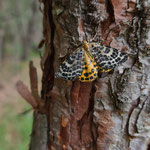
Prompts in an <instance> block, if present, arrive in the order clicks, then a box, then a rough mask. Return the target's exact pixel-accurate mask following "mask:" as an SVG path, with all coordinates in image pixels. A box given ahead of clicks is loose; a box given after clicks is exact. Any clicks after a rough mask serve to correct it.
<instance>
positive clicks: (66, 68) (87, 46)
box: [55, 41, 128, 82]
mask: <svg viewBox="0 0 150 150" xmlns="http://www.w3.org/2000/svg"><path fill="white" fill-rule="evenodd" d="M127 59H128V56H127V54H125V53H123V52H120V51H118V50H117V49H115V48H112V47H109V46H104V45H102V44H100V43H96V42H91V43H88V42H87V41H83V45H82V46H80V47H79V48H77V50H75V51H74V52H73V53H72V54H71V55H69V56H68V57H67V58H66V60H65V61H64V62H63V63H62V64H61V65H60V67H59V69H58V71H57V72H56V73H55V76H56V77H57V78H63V79H65V80H74V79H75V78H79V80H80V81H82V82H91V81H94V80H95V79H96V78H97V77H98V71H100V72H109V71H111V70H112V69H113V68H115V67H116V66H117V65H119V64H121V63H123V62H125V61H126V60H127Z"/></svg>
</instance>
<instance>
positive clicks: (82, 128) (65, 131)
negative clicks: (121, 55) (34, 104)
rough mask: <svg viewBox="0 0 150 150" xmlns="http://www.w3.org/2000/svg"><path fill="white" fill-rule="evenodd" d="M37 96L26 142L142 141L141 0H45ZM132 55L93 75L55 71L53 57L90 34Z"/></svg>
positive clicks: (149, 25) (148, 68)
mask: <svg viewBox="0 0 150 150" xmlns="http://www.w3.org/2000/svg"><path fill="white" fill-rule="evenodd" d="M43 4H44V19H43V27H44V37H45V54H44V56H43V59H42V61H41V62H42V66H43V78H42V85H43V86H42V92H41V97H42V99H43V100H44V102H45V104H46V105H45V109H46V110H47V111H46V113H44V114H41V112H40V111H39V112H35V115H34V118H35V119H34V126H33V133H32V137H31V144H30V150H48V149H49V150H54V149H56V150H62V149H63V150H67V149H73V150H81V149H85V150H127V149H130V150H146V149H147V150H149V149H150V144H149V142H150V107H149V104H150V98H149V90H150V57H149V55H150V30H149V29H150V18H149V14H150V9H149V8H150V3H149V1H148V0H143V1H139V0H137V1H135V0H130V1H128V0H124V1H122V0H99V1H98V0H90V1H86V0H80V1H79V0H73V1H67V0H66V1H64V0H63V1H52V0H45V1H43ZM95 34H97V35H96V38H98V39H101V40H102V41H103V43H105V44H107V45H110V46H111V47H114V48H117V49H119V50H122V51H125V52H127V53H128V54H130V55H132V57H129V59H128V61H127V63H125V64H124V66H122V67H119V68H118V69H115V70H114V72H113V73H112V74H107V75H105V76H104V75H102V77H101V78H99V79H97V80H96V81H94V82H89V83H81V82H80V81H79V80H78V79H77V80H76V81H73V82H71V81H64V80H62V79H55V78H54V72H55V71H56V69H57V68H58V66H59V65H60V62H61V60H60V57H64V56H65V55H66V54H67V53H69V51H70V50H75V49H76V46H75V44H74V43H73V39H75V41H76V43H77V45H80V44H81V43H82V40H83V39H84V38H86V39H87V40H88V41H90V40H91V39H92V38H93V37H94V36H95Z"/></svg>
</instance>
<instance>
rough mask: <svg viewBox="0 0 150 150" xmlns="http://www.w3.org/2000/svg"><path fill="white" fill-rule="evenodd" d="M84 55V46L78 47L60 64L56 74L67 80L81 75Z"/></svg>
mask: <svg viewBox="0 0 150 150" xmlns="http://www.w3.org/2000/svg"><path fill="white" fill-rule="evenodd" d="M84 55H85V52H84V50H83V49H82V48H78V49H77V50H76V51H74V52H73V53H72V54H71V55H70V56H68V57H67V58H66V60H65V61H64V62H63V63H62V64H61V65H60V67H59V69H58V71H57V72H56V73H55V76H56V77H57V78H63V79H65V80H73V79H75V78H76V77H77V76H80V75H81V74H82V71H83V66H84Z"/></svg>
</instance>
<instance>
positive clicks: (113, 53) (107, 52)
mask: <svg viewBox="0 0 150 150" xmlns="http://www.w3.org/2000/svg"><path fill="white" fill-rule="evenodd" d="M90 52H91V54H92V55H93V57H94V59H95V61H96V62H97V64H98V65H99V68H100V71H102V72H109V71H110V70H111V69H113V68H115V67H116V66H117V65H119V64H121V63H123V62H125V61H126V60H127V59H128V56H127V54H125V53H123V52H120V51H118V50H117V49H115V48H111V47H109V46H103V45H100V44H96V46H93V47H92V48H90Z"/></svg>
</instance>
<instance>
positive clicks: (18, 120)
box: [0, 57, 42, 150]
mask: <svg viewBox="0 0 150 150" xmlns="http://www.w3.org/2000/svg"><path fill="white" fill-rule="evenodd" d="M32 60H33V62H34V65H35V66H36V68H37V72H38V77H39V80H38V81H39V86H40V84H41V83H40V82H41V76H42V72H41V69H40V58H39V57H38V58H37V57H34V58H32ZM28 64H29V61H28V62H19V61H18V62H17V61H12V62H10V60H9V59H8V60H5V61H4V62H2V63H0V150H27V149H28V146H29V142H30V135H31V130H32V121H33V118H32V115H33V111H29V112H28V113H26V114H22V113H23V112H25V111H27V110H31V106H30V105H29V104H27V103H26V102H25V101H24V100H23V98H22V97H21V96H20V95H19V94H18V92H17V91H16V82H17V81H18V80H22V81H23V82H24V83H25V84H26V85H27V86H28V87H29V89H30V83H29V67H28ZM39 91H40V88H39Z"/></svg>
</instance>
